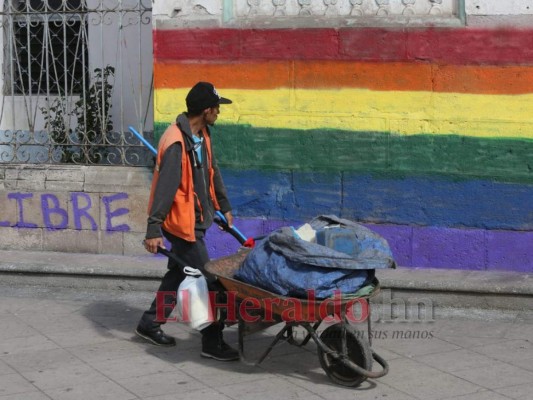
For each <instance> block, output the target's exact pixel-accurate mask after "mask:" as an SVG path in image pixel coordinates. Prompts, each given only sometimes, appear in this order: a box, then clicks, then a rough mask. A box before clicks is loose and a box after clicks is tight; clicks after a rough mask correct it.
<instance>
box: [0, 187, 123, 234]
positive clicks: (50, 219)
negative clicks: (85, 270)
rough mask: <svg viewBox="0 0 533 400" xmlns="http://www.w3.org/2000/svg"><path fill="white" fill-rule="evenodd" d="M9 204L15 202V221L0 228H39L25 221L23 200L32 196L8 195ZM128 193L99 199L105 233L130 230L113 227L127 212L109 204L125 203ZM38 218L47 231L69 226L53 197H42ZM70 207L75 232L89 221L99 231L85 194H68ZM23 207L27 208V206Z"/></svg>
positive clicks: (23, 194) (47, 194) (120, 226)
mask: <svg viewBox="0 0 533 400" xmlns="http://www.w3.org/2000/svg"><path fill="white" fill-rule="evenodd" d="M7 198H8V199H9V200H15V201H16V202H17V208H18V221H17V222H16V223H12V222H10V221H0V227H16V228H38V227H39V225H37V224H35V223H33V222H28V221H26V220H25V219H24V200H26V199H31V198H33V193H8V194H7ZM127 198H128V194H127V193H116V194H113V195H110V196H102V203H103V205H104V208H105V219H106V230H107V231H110V232H117V231H119V232H128V231H130V227H129V225H127V224H120V225H116V226H115V225H114V224H113V218H117V217H120V216H122V215H125V214H128V213H129V212H130V210H129V209H127V208H123V207H121V208H116V209H115V207H116V206H115V205H114V204H112V203H113V202H115V201H118V200H123V199H127ZM40 200H41V214H42V219H43V225H44V227H45V228H47V229H51V230H59V229H67V228H68V224H69V212H68V208H67V207H65V208H62V207H61V203H60V201H59V199H58V197H57V196H56V195H55V194H52V193H43V194H41V196H40ZM70 203H71V204H72V216H73V218H74V227H75V228H76V229H77V230H81V229H82V221H88V222H89V223H90V224H91V230H92V231H96V230H98V225H97V221H96V220H95V219H94V217H93V216H92V215H91V214H90V211H91V208H92V207H93V204H92V201H91V197H90V195H89V194H87V193H83V192H73V193H71V194H70ZM26 207H28V205H27V204H26Z"/></svg>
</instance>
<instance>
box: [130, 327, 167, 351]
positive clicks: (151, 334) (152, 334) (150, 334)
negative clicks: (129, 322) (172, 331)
mask: <svg viewBox="0 0 533 400" xmlns="http://www.w3.org/2000/svg"><path fill="white" fill-rule="evenodd" d="M135 333H136V334H137V336H139V337H142V338H143V339H145V340H147V341H149V342H150V343H152V344H155V345H156V346H168V347H170V346H175V345H176V339H174V338H173V337H172V336H169V335H167V334H166V333H165V332H163V330H162V329H161V328H157V329H154V330H150V331H149V330H146V329H143V328H141V327H140V326H138V327H137V329H135Z"/></svg>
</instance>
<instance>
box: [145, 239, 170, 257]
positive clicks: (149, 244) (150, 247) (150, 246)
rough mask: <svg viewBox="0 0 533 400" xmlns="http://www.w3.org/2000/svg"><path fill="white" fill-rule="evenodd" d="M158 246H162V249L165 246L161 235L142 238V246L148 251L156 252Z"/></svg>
mask: <svg viewBox="0 0 533 400" xmlns="http://www.w3.org/2000/svg"><path fill="white" fill-rule="evenodd" d="M158 247H162V248H163V249H164V248H165V245H164V244H163V238H162V237H158V238H152V239H144V248H145V249H146V250H147V251H149V252H150V253H157V248H158Z"/></svg>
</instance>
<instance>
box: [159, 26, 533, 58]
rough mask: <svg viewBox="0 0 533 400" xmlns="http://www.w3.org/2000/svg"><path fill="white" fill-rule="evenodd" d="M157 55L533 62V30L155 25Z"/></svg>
mask: <svg viewBox="0 0 533 400" xmlns="http://www.w3.org/2000/svg"><path fill="white" fill-rule="evenodd" d="M154 54H155V58H156V60H159V61H162V60H164V59H171V60H212V61H215V60H221V61H232V60H242V59H247V60H263V59H265V60H288V59H290V60H298V59H302V60H305V59H313V60H356V61H415V60H416V61H420V60H422V61H429V62H433V63H447V64H492V65H507V64H523V65H527V64H533V30H532V29H523V30H518V29H469V28H461V29H410V30H406V29H396V30H394V29H378V28H363V29H346V28H344V29H332V28H321V29H263V30H259V29H242V30H239V29H188V30H156V31H155V32H154Z"/></svg>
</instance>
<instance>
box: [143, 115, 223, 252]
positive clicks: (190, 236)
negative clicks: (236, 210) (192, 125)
mask: <svg viewBox="0 0 533 400" xmlns="http://www.w3.org/2000/svg"><path fill="white" fill-rule="evenodd" d="M202 133H203V136H204V140H205V144H206V149H207V161H208V168H209V193H210V195H211V199H212V201H213V205H214V206H215V210H220V206H219V204H218V201H217V198H216V195H215V184H214V176H215V170H214V169H213V166H212V165H213V163H212V152H211V138H210V137H209V135H208V133H207V129H206V128H204V129H202ZM176 142H179V143H181V182H180V185H179V187H178V190H177V191H176V195H175V196H174V202H173V203H172V207H171V208H170V212H169V213H168V215H167V217H166V218H165V220H164V221H163V225H162V228H163V229H164V230H165V231H167V232H170V233H171V234H173V235H174V236H177V237H180V238H182V239H184V240H187V241H189V242H194V241H195V240H196V236H195V234H194V226H195V220H196V218H195V213H194V201H195V199H196V202H198V205H199V206H200V209H202V206H201V204H200V200H199V199H198V196H197V195H196V193H195V192H194V182H193V174H192V167H191V162H190V159H189V155H188V154H187V151H186V150H185V144H184V141H183V133H182V132H181V131H180V129H179V128H178V126H177V125H176V123H173V124H172V125H170V126H169V127H168V128H167V130H166V131H165V133H164V134H163V136H162V137H161V139H160V141H159V147H158V151H157V159H156V165H155V169H154V177H153V179H152V189H151V190H150V201H149V203H148V213H150V211H151V209H152V202H153V201H154V193H155V188H156V186H157V181H158V180H159V165H160V164H161V160H162V159H163V155H164V154H165V151H166V150H167V149H168V147H169V146H170V145H172V144H174V143H176ZM202 218H203V217H202Z"/></svg>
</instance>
